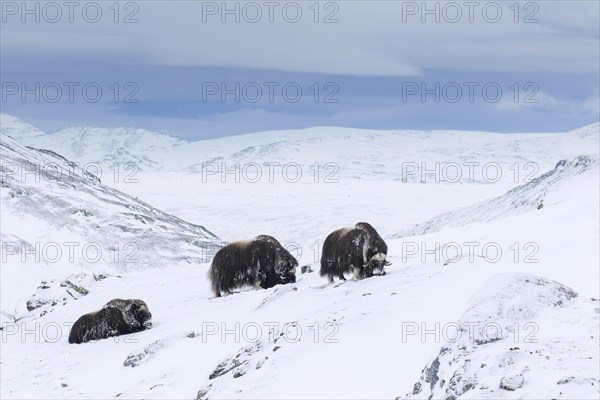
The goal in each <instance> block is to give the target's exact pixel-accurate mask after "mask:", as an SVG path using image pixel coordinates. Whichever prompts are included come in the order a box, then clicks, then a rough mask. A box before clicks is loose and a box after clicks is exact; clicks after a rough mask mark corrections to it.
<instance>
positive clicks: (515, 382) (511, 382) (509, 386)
mask: <svg viewBox="0 0 600 400" xmlns="http://www.w3.org/2000/svg"><path fill="white" fill-rule="evenodd" d="M524 383H525V378H524V377H523V375H511V376H505V377H504V378H502V379H500V389H504V390H510V391H515V390H517V389H520V388H522V387H523V384H524Z"/></svg>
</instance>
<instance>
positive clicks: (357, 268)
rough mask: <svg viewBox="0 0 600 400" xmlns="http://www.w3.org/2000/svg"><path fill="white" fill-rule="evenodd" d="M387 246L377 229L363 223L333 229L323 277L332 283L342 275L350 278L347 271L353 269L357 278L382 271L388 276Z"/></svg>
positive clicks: (325, 251)
mask: <svg viewBox="0 0 600 400" xmlns="http://www.w3.org/2000/svg"><path fill="white" fill-rule="evenodd" d="M386 257H387V245H386V244H385V242H384V241H383V239H382V238H381V236H379V234H378V233H377V231H376V230H375V228H373V227H372V226H371V225H370V224H368V223H366V222H359V223H358V224H356V226H355V227H354V228H342V229H338V230H337V231H334V232H331V233H330V234H329V236H327V238H326V239H325V242H324V243H323V252H322V255H321V276H327V278H328V279H329V282H330V283H331V282H333V277H334V276H338V277H339V278H340V279H341V280H346V278H345V277H344V273H345V272H353V273H354V278H355V279H363V278H368V277H371V276H373V275H374V274H375V272H378V273H379V274H380V275H385V271H384V266H386V265H390V264H391V263H390V262H388V261H386Z"/></svg>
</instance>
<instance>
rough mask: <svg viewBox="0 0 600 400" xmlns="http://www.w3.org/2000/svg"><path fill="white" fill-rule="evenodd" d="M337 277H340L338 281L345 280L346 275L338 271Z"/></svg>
mask: <svg viewBox="0 0 600 400" xmlns="http://www.w3.org/2000/svg"><path fill="white" fill-rule="evenodd" d="M338 278H340V281H345V280H346V277H345V276H344V272H340V273H339V274H338Z"/></svg>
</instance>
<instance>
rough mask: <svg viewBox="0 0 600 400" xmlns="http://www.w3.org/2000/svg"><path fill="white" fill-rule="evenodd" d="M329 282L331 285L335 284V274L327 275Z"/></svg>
mask: <svg viewBox="0 0 600 400" xmlns="http://www.w3.org/2000/svg"><path fill="white" fill-rule="evenodd" d="M327 280H328V281H329V283H333V274H331V273H330V274H327Z"/></svg>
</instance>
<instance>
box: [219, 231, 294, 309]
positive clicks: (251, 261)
mask: <svg viewBox="0 0 600 400" xmlns="http://www.w3.org/2000/svg"><path fill="white" fill-rule="evenodd" d="M297 266H298V261H296V259H295V258H294V257H293V256H292V255H291V254H290V253H289V251H287V250H286V249H285V248H283V246H282V245H281V243H279V242H278V241H277V240H276V239H275V238H273V237H271V236H267V235H260V236H257V237H256V238H254V240H248V241H240V242H233V243H230V244H228V245H227V246H225V247H223V248H222V249H220V250H219V251H218V252H217V254H215V257H214V258H213V260H212V264H211V266H210V270H209V271H208V275H209V279H210V282H211V288H212V291H213V292H214V293H215V295H216V296H217V297H220V296H221V292H223V293H224V294H230V293H231V291H232V290H233V289H235V288H239V287H241V286H244V285H252V286H254V287H255V288H256V289H258V288H259V287H261V288H263V289H268V288H270V287H273V286H275V285H277V284H286V283H294V282H296V275H295V274H296V267H297Z"/></svg>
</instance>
